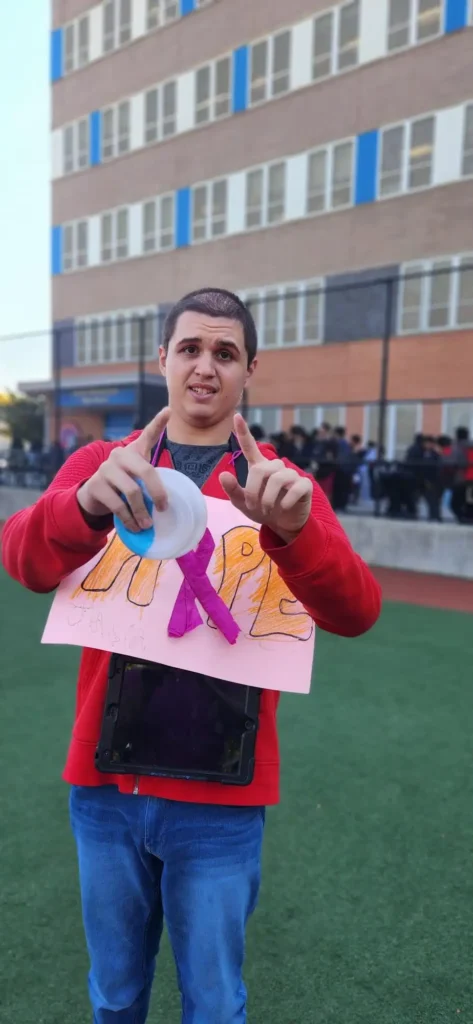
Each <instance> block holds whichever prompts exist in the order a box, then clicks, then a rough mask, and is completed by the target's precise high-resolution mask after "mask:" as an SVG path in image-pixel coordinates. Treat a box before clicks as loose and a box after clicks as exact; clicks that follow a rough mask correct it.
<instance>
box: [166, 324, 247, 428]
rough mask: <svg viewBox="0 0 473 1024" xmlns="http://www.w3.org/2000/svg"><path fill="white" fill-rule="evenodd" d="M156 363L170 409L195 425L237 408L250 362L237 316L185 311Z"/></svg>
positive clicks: (216, 420) (218, 418)
mask: <svg viewBox="0 0 473 1024" xmlns="http://www.w3.org/2000/svg"><path fill="white" fill-rule="evenodd" d="M159 364H160V368H161V373H162V374H163V375H164V376H165V377H166V382H167V386H168V392H169V404H170V406H171V410H173V411H174V412H175V413H176V414H177V415H179V416H180V417H182V419H183V420H184V421H185V422H187V423H189V424H192V425H196V426H214V425H215V424H217V423H220V422H221V421H222V420H224V419H226V417H228V416H229V415H231V414H232V413H233V412H234V410H235V409H236V408H237V406H238V404H239V402H240V398H241V394H242V391H243V388H244V387H245V385H246V383H247V381H248V380H249V378H250V377H251V375H252V373H253V370H254V369H255V367H256V360H254V361H253V363H252V365H251V366H250V367H248V357H247V353H246V349H245V342H244V335H243V326H242V324H241V323H239V321H238V320H228V319H227V318H226V317H211V316H206V315H204V314H202V313H193V312H191V311H188V312H186V313H182V315H181V316H180V317H179V319H178V321H177V324H176V328H175V331H174V334H173V336H172V338H171V340H170V342H169V347H168V350H167V352H165V350H164V349H163V348H161V349H160V358H159Z"/></svg>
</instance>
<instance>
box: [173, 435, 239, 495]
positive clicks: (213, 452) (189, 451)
mask: <svg viewBox="0 0 473 1024" xmlns="http://www.w3.org/2000/svg"><path fill="white" fill-rule="evenodd" d="M166 447H167V449H168V451H169V454H170V456H171V458H172V461H173V464H174V469H177V470H178V472H179V473H184V476H188V477H190V479H191V480H192V481H193V482H194V483H195V484H197V487H203V485H204V484H205V481H206V480H208V478H209V476H210V475H211V473H213V471H214V469H215V467H216V466H218V463H219V462H220V459H221V458H222V457H223V455H225V453H226V452H228V444H178V443H177V441H167V442H166Z"/></svg>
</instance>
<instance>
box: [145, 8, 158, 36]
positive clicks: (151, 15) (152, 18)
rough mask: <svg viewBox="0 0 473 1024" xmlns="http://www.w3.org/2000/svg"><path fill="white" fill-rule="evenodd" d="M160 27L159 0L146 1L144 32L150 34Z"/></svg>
mask: <svg viewBox="0 0 473 1024" xmlns="http://www.w3.org/2000/svg"><path fill="white" fill-rule="evenodd" d="M160 26H161V0H148V4H147V8H146V31H147V32H152V30H153V29H154V28H160Z"/></svg>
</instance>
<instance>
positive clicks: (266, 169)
mask: <svg viewBox="0 0 473 1024" xmlns="http://www.w3.org/2000/svg"><path fill="white" fill-rule="evenodd" d="M280 164H282V165H283V167H284V195H283V201H282V208H283V209H282V217H281V218H280V219H279V220H274V221H270V220H269V179H270V169H271V168H272V167H278V166H279V165H280ZM255 171H262V190H261V192H262V200H261V211H262V220H261V224H255V225H250V226H249V227H248V226H247V216H248V204H247V191H248V175H249V174H252V173H254V172H255ZM286 194H287V160H286V158H285V157H283V158H282V159H281V160H271V162H270V163H267V164H259V165H258V166H256V167H248V169H247V170H246V171H245V228H244V230H245V231H262V230H263V229H264V228H272V227H278V226H279V225H280V224H284V222H285V205H286Z"/></svg>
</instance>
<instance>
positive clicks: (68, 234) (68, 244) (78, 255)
mask: <svg viewBox="0 0 473 1024" xmlns="http://www.w3.org/2000/svg"><path fill="white" fill-rule="evenodd" d="M88 262H89V254H88V223H87V221H86V220H80V221H77V222H75V223H73V224H65V225H64V231H63V267H64V271H70V270H78V269H79V268H80V267H86V266H87V264H88Z"/></svg>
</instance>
